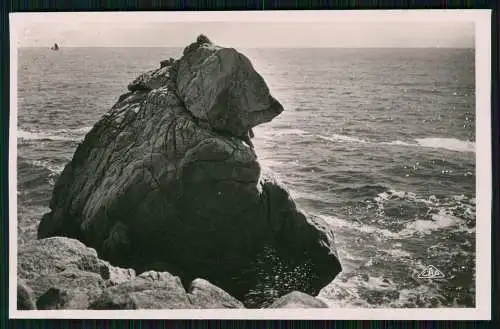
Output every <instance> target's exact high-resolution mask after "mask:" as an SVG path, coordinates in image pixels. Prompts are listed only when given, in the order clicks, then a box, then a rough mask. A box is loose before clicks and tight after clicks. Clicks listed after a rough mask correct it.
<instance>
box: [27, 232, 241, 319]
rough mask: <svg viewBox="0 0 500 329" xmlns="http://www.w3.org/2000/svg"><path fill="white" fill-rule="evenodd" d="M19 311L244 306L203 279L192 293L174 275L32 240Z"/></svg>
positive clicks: (58, 241) (72, 243)
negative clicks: (136, 269) (111, 262)
mask: <svg viewBox="0 0 500 329" xmlns="http://www.w3.org/2000/svg"><path fill="white" fill-rule="evenodd" d="M18 268H19V271H18V284H17V309H18V310H34V309H39V310H49V309H50V310H54V309H73V310H76V309H80V310H84V309H148V308H149V309H173V308H176V309H179V308H181V309H192V308H241V307H243V304H242V303H241V302H239V301H238V300H236V299H235V298H234V297H232V296H230V295H229V294H228V293H226V292H225V291H223V290H222V289H220V288H219V287H216V286H214V285H213V284H211V283H210V282H208V281H206V280H203V279H196V280H194V281H193V282H191V288H190V291H189V293H188V292H186V291H185V290H184V287H183V285H182V283H181V280H180V279H179V277H176V276H173V275H172V274H170V273H168V272H162V273H158V272H155V271H148V272H145V273H142V274H140V275H138V276H136V275H135V273H134V272H133V270H129V269H123V268H118V267H114V266H111V265H109V263H108V262H105V261H103V260H101V259H99V258H97V255H96V252H95V250H94V249H92V248H88V247H86V246H84V245H83V244H82V243H81V242H79V241H77V240H73V239H68V238H64V237H54V238H47V239H42V240H36V241H32V242H30V243H28V244H25V245H23V246H22V247H21V248H20V250H19V257H18Z"/></svg>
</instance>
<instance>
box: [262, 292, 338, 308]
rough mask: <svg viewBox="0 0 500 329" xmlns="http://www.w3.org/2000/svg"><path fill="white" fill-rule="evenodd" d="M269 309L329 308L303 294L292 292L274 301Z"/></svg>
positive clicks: (323, 303)
mask: <svg viewBox="0 0 500 329" xmlns="http://www.w3.org/2000/svg"><path fill="white" fill-rule="evenodd" d="M269 308H328V305H327V304H326V303H325V302H323V301H321V300H319V299H317V298H314V297H312V296H309V295H308V294H304V293H303V292H300V291H292V292H291V293H288V294H286V295H285V296H283V297H281V298H279V299H277V300H276V301H274V302H273V303H272V304H271V306H269Z"/></svg>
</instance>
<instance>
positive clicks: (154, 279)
mask: <svg viewBox="0 0 500 329" xmlns="http://www.w3.org/2000/svg"><path fill="white" fill-rule="evenodd" d="M90 308H91V309H107V310H109V309H111V310H113V309H115V310H128V309H190V308H194V307H193V305H192V304H191V302H190V301H189V298H188V296H187V294H186V291H185V290H184V287H183V286H182V283H181V280H180V279H179V277H176V276H173V275H172V274H170V273H168V272H162V273H158V272H154V271H149V272H145V273H143V274H141V275H139V276H138V277H136V278H135V279H133V280H131V281H128V282H124V283H121V284H119V285H116V286H113V287H110V288H107V289H106V290H104V292H103V293H102V295H101V296H100V297H99V298H98V299H97V300H96V301H95V302H94V303H92V305H91V306H90Z"/></svg>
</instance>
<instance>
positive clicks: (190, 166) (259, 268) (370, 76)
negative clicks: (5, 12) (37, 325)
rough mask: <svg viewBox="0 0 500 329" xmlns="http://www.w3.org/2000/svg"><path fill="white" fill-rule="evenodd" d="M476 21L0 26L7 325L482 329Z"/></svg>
mask: <svg viewBox="0 0 500 329" xmlns="http://www.w3.org/2000/svg"><path fill="white" fill-rule="evenodd" d="M489 15H490V13H489V12H488V11H483V10H462V11H457V10H449V11H425V10H414V11H392V13H391V11H363V12H346V11H344V12H339V11H337V12H334V11H332V12H328V11H322V12H314V11H310V12H307V11H304V12H261V13H256V12H224V13H222V12H219V13H217V12H210V13H209V12H205V13H204V12H197V13H195V12H191V13H187V12H186V13H175V12H169V13H167V12H135V13H134V12H101V13H99V12H92V13H91V12H87V13H83V12H82V13H25V14H23V13H17V14H11V15H10V33H11V108H10V147H9V151H10V160H9V161H10V162H9V163H10V166H11V167H10V168H9V184H10V191H9V201H10V203H9V204H10V206H9V209H10V218H9V220H10V222H9V225H10V246H11V248H10V253H11V254H10V261H11V263H10V288H11V290H10V300H11V301H12V302H11V305H12V306H11V308H12V309H11V311H10V314H11V317H15V318H71V317H75V318H179V317H180V318H193V317H197V318H203V317H205V318H211V317H214V316H215V317H218V318H254V319H258V318H282V319H285V318H290V319H295V318H304V319H306V318H308V319H405V318H408V317H410V318H413V319H464V320H468V319H487V318H489V316H490V291H491V283H490V280H491V278H490V272H491V271H490V250H491V249H490V248H491V246H490V243H491V241H490V240H491V239H490V225H491V211H490V209H491V208H490V207H491V206H490V204H491V155H490V153H491V133H490V131H491V130H490V127H491V124H490V99H489V97H490V63H489V61H490V48H489V47H490V45H489V43H490V16H489ZM103 311H105V312H103Z"/></svg>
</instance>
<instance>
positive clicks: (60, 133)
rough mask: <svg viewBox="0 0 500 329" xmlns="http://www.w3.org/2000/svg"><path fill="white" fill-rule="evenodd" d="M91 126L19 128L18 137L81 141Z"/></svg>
mask: <svg viewBox="0 0 500 329" xmlns="http://www.w3.org/2000/svg"><path fill="white" fill-rule="evenodd" d="M91 128H92V127H82V128H77V129H59V130H52V131H50V132H48V131H26V130H18V131H17V137H18V139H19V140H52V141H79V140H81V139H83V137H84V136H85V134H86V133H87V132H89V131H90V129H91Z"/></svg>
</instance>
